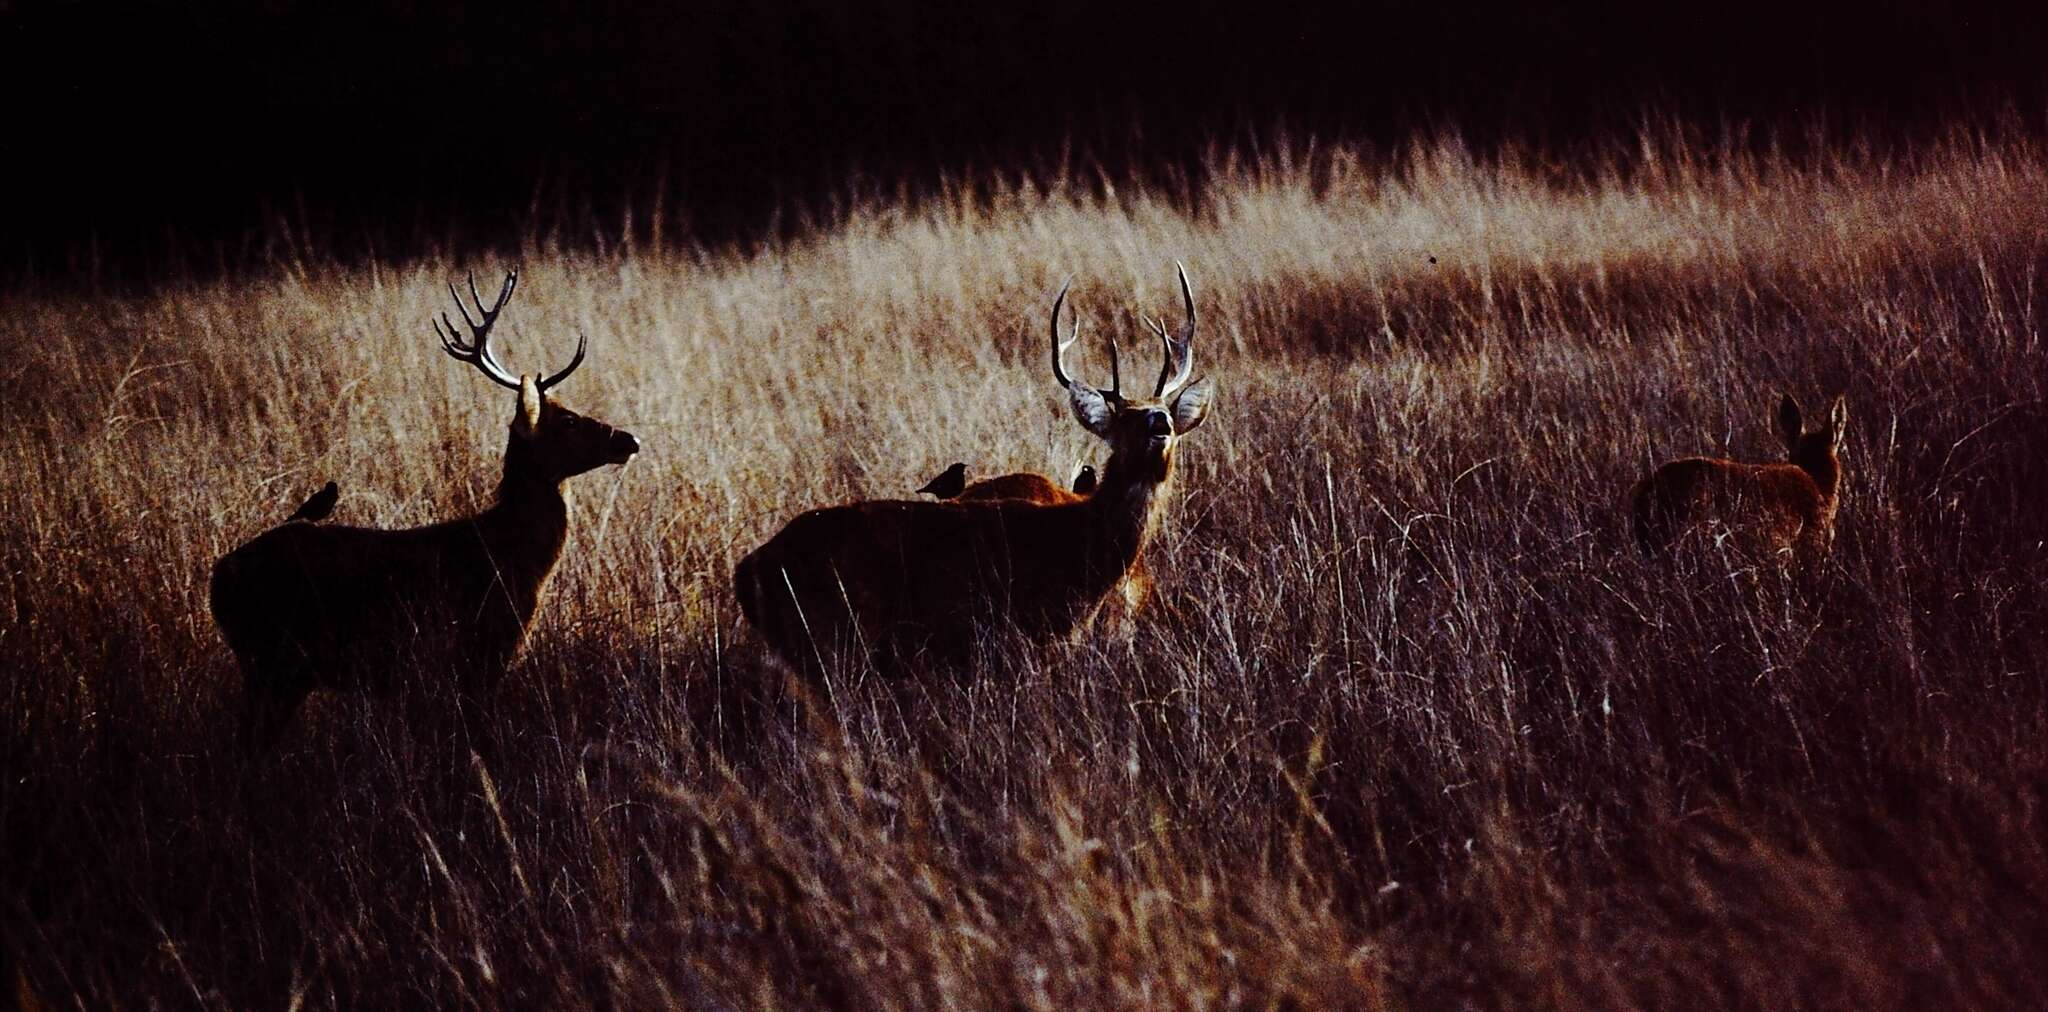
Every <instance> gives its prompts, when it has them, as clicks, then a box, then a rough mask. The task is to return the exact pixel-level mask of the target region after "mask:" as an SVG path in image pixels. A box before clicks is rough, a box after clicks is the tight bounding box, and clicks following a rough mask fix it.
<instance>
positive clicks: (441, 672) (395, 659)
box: [211, 273, 640, 750]
mask: <svg viewBox="0 0 2048 1012" xmlns="http://www.w3.org/2000/svg"><path fill="white" fill-rule="evenodd" d="M518 280H519V278H518V274H517V273H507V274H506V276H505V283H504V287H503V288H502V289H500V291H499V293H498V297H497V299H496V301H495V302H493V304H492V305H491V306H490V307H489V308H486V307H485V306H484V304H483V299H482V298H481V297H480V296H479V295H478V294H477V291H476V280H475V278H474V277H472V278H471V279H470V284H469V288H470V299H471V301H472V302H474V304H475V309H476V312H477V314H478V316H477V318H472V317H471V315H470V307H469V306H468V305H465V304H464V303H463V301H462V297H461V296H460V295H457V294H456V292H455V287H454V286H453V285H450V286H449V294H450V295H451V296H453V297H454V298H455V302H456V308H457V309H458V310H460V311H461V313H462V318H463V322H464V323H465V324H467V326H468V329H469V334H470V337H469V339H468V341H464V340H463V339H462V338H461V337H460V336H459V334H458V332H457V330H456V328H455V324H454V322H453V321H451V320H449V319H448V316H447V314H446V313H443V314H441V319H440V320H439V321H436V322H435V324H434V330H435V333H436V334H437V335H438V336H439V337H440V338H441V344H442V347H443V349H444V350H446V351H447V353H448V354H449V355H450V356H451V357H453V358H455V359H457V360H458V361H461V362H466V363H468V364H469V365H471V366H474V367H475V368H476V369H477V370H478V371H479V372H481V373H483V375H484V376H486V377H487V378H489V379H490V380H491V381H492V382H494V383H496V384H498V385H499V386H502V387H505V388H507V389H510V390H515V391H517V392H518V400H517V402H516V409H515V410H514V412H513V415H512V425H511V434H510V437H509V439H508V440H507V442H506V446H505V464H504V475H503V477H502V478H501V479H500V481H499V483H498V495H497V501H496V502H495V503H494V504H493V505H491V506H490V507H489V508H488V509H485V510H484V511H483V512H481V513H478V514H476V515H474V516H467V517H463V518H461V519H458V520H449V521H446V522H443V523H438V524H434V525H432V526H428V527H416V528H411V529H408V530H375V529H370V528H363V527H345V526H339V525H329V524H323V523H320V522H318V521H319V520H321V519H323V518H324V517H325V515H326V510H327V509H331V508H332V505H333V491H332V490H333V485H332V483H330V484H329V486H328V488H327V489H323V490H322V491H321V493H318V494H316V495H315V496H314V498H313V499H312V500H309V501H308V503H307V505H306V506H304V507H301V509H300V512H299V513H298V514H295V515H294V516H293V517H292V518H291V519H290V520H287V521H286V522H285V523H283V524H281V525H279V526H277V527H273V528H271V529H270V530H268V531H265V532H264V533H262V534H260V535H257V536H256V538H255V539H254V540H251V541H249V542H248V543H246V544H244V545H242V546H241V547H239V548H236V549H235V550H234V551H232V552H229V553H228V554H227V555H226V556H224V557H223V558H222V559H221V560H220V561H219V562H218V563H216V564H215V565H214V568H213V583H212V594H211V597H212V606H213V617H214V621H215V622H216V623H217V624H219V626H220V630H221V635H222V636H223V637H224V638H225V639H226V640H227V642H228V645H229V647H230V648H232V649H233V651H234V653H235V656H236V658H237V660H239V661H240V663H241V667H242V674H243V679H244V689H243V692H244V702H243V707H244V709H243V731H244V736H245V739H246V741H247V742H248V743H249V744H250V746H251V747H253V748H256V749H259V750H260V749H262V748H264V747H267V745H268V744H269V743H270V742H271V741H273V740H274V738H275V736H276V735H277V734H278V732H279V731H281V730H282V729H283V727H284V726H286V725H287V724H288V723H289V722H290V720H291V718H292V716H293V715H294V714H295V713H296V712H297V710H298V708H299V705H300V703H301V702H303V701H304V699H305V697H306V695H307V694H308V693H310V692H311V691H312V690H314V689H316V688H329V689H336V690H342V691H354V692H363V693H366V694H372V695H382V694H388V693H390V692H391V691H392V690H394V689H396V688H397V687H398V686H400V685H403V684H407V683H408V681H409V680H445V682H446V684H444V685H440V686H430V687H436V688H445V689H452V690H453V691H455V692H456V693H457V694H458V695H460V696H475V695H478V694H481V693H485V692H488V690H490V689H491V688H492V687H494V686H495V684H496V683H497V681H498V679H499V678H500V677H501V676H502V675H503V673H504V671H505V669H506V668H507V667H508V666H509V665H510V663H511V661H512V659H513V658H514V657H515V656H516V655H517V653H518V651H519V648H520V646H521V644H522V643H523V642H524V640H525V638H526V634H527V630H528V629H529V628H530V627H531V626H532V624H533V619H534V615H535V613H536V612H537V611H538V610H539V608H540V604H541V600H542V596H543V593H544V591H545V590H546V587H547V582H548V576H549V575H550V574H551V573H553V572H554V569H555V564H556V562H557V561H558V560H559V559H560V557H561V554H562V545H563V542H564V541H565V539H566V538H567V536H568V530H569V512H568V503H567V501H566V500H565V498H564V496H563V485H564V482H566V481H567V480H568V479H569V478H572V477H574V476H576V475H579V474H582V473H584V472H586V471H591V470H594V469H596V468H599V467H602V466H604V465H607V464H623V463H625V462H626V461H627V460H628V459H629V458H631V457H632V456H633V454H634V453H636V452H638V451H639V449H640V443H639V441H638V440H636V439H635V438H634V437H633V435H632V434H631V433H628V432H626V431H624V430H621V429H618V428H614V427H612V426H610V425H607V424H605V423H603V422H600V421H597V420H596V419H592V418H586V417H584V416H582V415H579V414H577V413H576V412H574V411H571V410H569V409H568V408H565V407H562V406H561V405H560V404H557V403H555V401H554V400H553V399H552V398H551V397H549V395H548V392H549V391H550V390H551V389H553V388H554V387H555V386H556V385H557V384H559V383H561V382H562V381H563V380H565V379H567V378H568V377H569V375H570V374H571V373H573V372H575V371H576V368H577V367H578V366H579V365H581V364H582V363H583V354H584V351H585V348H586V344H587V342H586V341H584V340H580V339H579V340H578V341H577V345H576V355H575V357H574V358H572V359H570V361H569V364H568V365H567V366H566V367H564V368H563V369H562V370H561V371H559V372H556V373H554V374H553V375H550V376H546V377H541V378H535V377H533V376H515V375H513V374H512V373H511V372H510V371H508V370H506V369H505V368H504V366H502V365H500V364H499V363H498V360H497V358H496V356H495V355H494V354H493V353H492V351H491V346H490V337H491V328H492V326H493V325H495V324H496V323H497V320H498V314H499V313H501V312H502V311H503V310H504V308H505V304H506V303H507V302H508V301H510V300H511V298H512V292H513V289H514V288H515V287H517V285H518ZM444 324H445V325H446V328H447V329H446V330H445V331H444V330H443V329H442V327H443V325H444Z"/></svg>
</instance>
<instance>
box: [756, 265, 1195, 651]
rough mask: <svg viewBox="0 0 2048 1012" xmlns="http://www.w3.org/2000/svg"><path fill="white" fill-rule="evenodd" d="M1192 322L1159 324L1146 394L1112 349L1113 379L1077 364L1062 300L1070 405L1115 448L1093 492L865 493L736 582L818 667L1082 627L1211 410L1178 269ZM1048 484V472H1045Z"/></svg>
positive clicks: (766, 632)
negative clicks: (1100, 378) (915, 497)
mask: <svg viewBox="0 0 2048 1012" xmlns="http://www.w3.org/2000/svg"><path fill="white" fill-rule="evenodd" d="M1180 282H1181V295H1182V298H1183V300H1184V301H1185V303H1186V308H1187V323H1186V324H1184V325H1183V326H1182V327H1181V329H1180V332H1179V334H1178V336H1177V337H1175V336H1168V335H1167V334H1166V333H1165V331H1164V330H1163V329H1162V330H1161V331H1160V340H1161V344H1162V347H1163V353H1164V357H1165V362H1164V363H1163V364H1162V366H1161V368H1160V371H1159V379H1158V382H1157V383H1155V384H1154V386H1153V390H1152V395H1151V396H1150V397H1139V396H1127V395H1126V394H1125V393H1124V391H1123V389H1122V383H1121V379H1120V377H1119V376H1118V370H1117V368H1116V351H1115V344H1114V343H1112V344H1111V346H1110V348H1111V352H1110V365H1111V373H1110V375H1111V382H1110V386H1109V388H1108V389H1098V388H1096V387H1092V386H1088V385H1086V384H1083V383H1080V382H1077V381H1075V380H1073V379H1072V378H1070V377H1069V376H1068V375H1067V371H1066V362H1065V359H1066V350H1067V348H1068V347H1069V346H1070V345H1072V344H1073V342H1074V341H1075V340H1076V338H1075V337H1066V338H1062V337H1061V335H1060V321H1059V317H1060V310H1061V307H1062V306H1063V305H1064V304H1065V303H1066V296H1067V289H1066V287H1064V286H1063V287H1062V288H1061V289H1060V292H1059V296H1058V297H1057V298H1055V299H1054V300H1053V311H1052V370H1053V378H1054V379H1055V380H1057V381H1058V382H1059V384H1060V386H1061V387H1063V388H1065V391H1066V394H1067V398H1068V403H1069V405H1070V406H1071V407H1072V409H1073V412H1074V417H1075V418H1076V419H1077V420H1078V421H1079V422H1080V423H1081V424H1082V426H1084V427H1085V428H1087V429H1088V431H1090V432H1092V433H1094V434H1095V435H1096V436H1098V437H1100V438H1101V439H1102V440H1103V441H1105V442H1107V443H1108V444H1109V446H1110V455H1109V461H1108V463H1107V464H1105V465H1104V467H1103V470H1102V477H1101V480H1100V483H1099V484H1098V486H1097V488H1096V490H1095V492H1094V494H1093V495H1089V496H1085V497H1083V496H1076V495H1074V494H1072V493H1070V492H1066V491H1064V490H1060V489H1056V488H1055V489H1053V491H1056V492H1058V493H1059V495H1058V497H1057V498H1056V500H1055V501H1039V500H1035V499H1018V498H994V499H969V498H960V499H953V500H948V501H945V502H899V501H872V502H856V503H849V504H847V505H843V506H834V507H830V508H826V509H817V510H812V511H810V512H808V513H804V514H802V515H800V516H798V517H797V518H796V519H794V520H791V521H790V522H789V524H788V525H787V526H785V527H784V528H783V529H782V531H781V533H779V534H777V535H776V536H775V537H774V538H772V539H770V540H769V541H768V542H767V543H766V544H764V545H762V546H761V547H760V548H757V549H755V550H754V551H753V552H752V553H751V554H749V555H748V556H747V557H746V558H744V559H742V560H740V563H739V566H738V567H737V569H736V570H735V572H734V584H735V590H736V592H737V594H738V597H739V601H740V606H741V609H742V611H743V612H744V613H745V614H746V616H747V619H748V621H749V622H750V623H751V624H752V625H753V626H754V628H755V629H757V630H759V631H760V633H761V635H762V637H763V639H764V640H766V642H767V643H768V644H769V646H770V647H771V648H772V649H774V651H775V652H776V653H778V654H779V655H781V657H782V658H783V659H784V660H785V661H787V662H788V663H789V664H791V665H792V666H793V667H796V668H797V669H799V670H800V671H804V672H806V673H807V674H810V675H811V676H812V677H814V678H816V677H821V676H823V675H824V674H827V673H830V672H832V671H834V670H836V669H837V666H838V665H841V664H844V663H845V662H847V661H849V660H851V661H854V662H856V663H858V662H860V661H866V662H868V663H871V664H873V665H875V666H876V667H878V668H880V669H881V670H884V671H892V672H894V671H901V670H903V669H904V668H905V667H912V666H916V665H917V663H918V662H919V661H921V660H923V659H929V660H931V661H936V662H938V663H940V664H947V665H950V664H958V663H959V662H961V661H963V660H965V659H967V658H968V657H969V656H970V655H971V653H972V651H973V648H974V646H975V643H976V641H977V638H978V636H980V635H981V634H982V633H983V632H984V631H986V630H987V629H988V628H990V627H991V626H992V625H996V626H1002V625H1007V626H1010V627H1013V628H1015V629H1017V630H1019V631H1021V632H1022V633H1023V634H1024V635H1025V636H1027V637H1029V638H1032V639H1037V640H1047V639H1054V638H1057V637H1061V636H1065V635H1068V634H1069V633H1071V632H1072V631H1073V630H1075V629H1076V628H1078V627H1080V626H1081V625H1083V624H1084V623H1085V622H1086V621H1087V620H1088V619H1089V618H1090V616H1092V615H1093V614H1094V612H1095V611H1096V610H1097V608H1098V607H1100V605H1101V604H1102V601H1103V599H1104V598H1105V597H1106V596H1108V595H1109V594H1110V593H1111V591H1112V590H1114V589H1115V588H1116V587H1117V586H1118V584H1119V583H1121V582H1122V581H1123V580H1124V578H1125V576H1126V575H1127V574H1128V573H1130V571H1131V569H1132V567H1133V566H1135V565H1137V563H1138V561H1139V560H1140V559H1141V558H1142V557H1143V555H1144V551H1145V546H1146V544H1147V543H1148V542H1149V541H1150V540H1151V538H1152V535H1153V532H1154V530H1155V528H1156V527H1157V526H1158V524H1159V518H1160V514H1161V512H1162V511H1161V505H1162V503H1163V501H1164V492H1165V490H1166V488H1167V487H1168V485H1169V483H1170V481H1171V479H1172V476H1173V461H1174V454H1175V450H1176V448H1177V446H1178V442H1179V439H1180V438H1181V437H1182V436H1185V435H1186V434H1187V433H1188V432H1190V431H1192V430H1193V429H1194V428H1195V427H1196V426H1197V425H1200V424H1201V423H1202V419H1203V417H1204V416H1205V414H1206V413H1207V411H1208V408H1209V403H1210V399H1211V392H1210V391H1211V387H1210V384H1209V383H1208V382H1206V381H1198V382H1194V383H1190V382H1189V381H1188V377H1189V374H1190V373H1191V371H1192V370H1193V367H1194V360H1193V354H1192V348H1191V344H1192V342H1193V339H1194V332H1195V299H1194V292H1193V291H1192V289H1191V288H1190V287H1189V285H1188V281H1187V273H1186V271H1185V270H1183V271H1182V272H1181V274H1180ZM1046 484H1047V485H1050V481H1049V480H1047V482H1046Z"/></svg>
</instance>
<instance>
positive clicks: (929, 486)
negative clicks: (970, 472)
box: [918, 461, 967, 499]
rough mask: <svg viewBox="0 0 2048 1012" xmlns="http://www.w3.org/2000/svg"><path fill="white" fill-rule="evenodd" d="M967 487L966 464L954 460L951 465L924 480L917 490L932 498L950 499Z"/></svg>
mask: <svg viewBox="0 0 2048 1012" xmlns="http://www.w3.org/2000/svg"><path fill="white" fill-rule="evenodd" d="M966 487H967V465H966V464H965V463H963V462H960V461H955V462H954V463H953V466H951V467H948V468H946V469H945V470H943V471H940V472H939V476H938V477H936V478H933V479H932V480H930V481H928V482H925V483H924V487H923V488H920V489H918V492H920V493H922V494H924V495H928V496H931V497H932V498H934V499H952V498H955V497H957V496H959V495H960V493H961V491H963V490H964V489H966Z"/></svg>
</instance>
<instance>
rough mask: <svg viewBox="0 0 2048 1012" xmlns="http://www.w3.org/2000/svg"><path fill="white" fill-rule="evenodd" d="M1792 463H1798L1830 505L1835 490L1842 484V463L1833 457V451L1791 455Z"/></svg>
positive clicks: (1833, 498)
mask: <svg viewBox="0 0 2048 1012" xmlns="http://www.w3.org/2000/svg"><path fill="white" fill-rule="evenodd" d="M1792 463H1794V464H1797V465H1799V469H1800V470H1802V471H1805V472H1806V474H1807V477H1810V478H1812V479H1813V484H1814V486H1815V487H1816V488H1819V489H1820V494H1821V497H1822V498H1824V499H1826V500H1827V501H1828V503H1829V504H1830V506H1832V504H1833V503H1834V501H1835V492H1836V490H1837V489H1839V488H1840V487H1841V484H1842V464H1841V462H1840V461H1839V460H1837V459H1836V458H1835V455H1834V453H1833V452H1832V451H1821V452H1818V453H1802V454H1798V455H1797V456H1795V457H1793V458H1792Z"/></svg>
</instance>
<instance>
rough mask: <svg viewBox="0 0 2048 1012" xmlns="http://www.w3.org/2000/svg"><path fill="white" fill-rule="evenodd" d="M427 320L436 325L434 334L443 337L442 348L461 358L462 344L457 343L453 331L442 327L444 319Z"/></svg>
mask: <svg viewBox="0 0 2048 1012" xmlns="http://www.w3.org/2000/svg"><path fill="white" fill-rule="evenodd" d="M427 322H429V323H432V324H433V325H434V336H435V337H438V338H440V339H441V348H442V350H444V351H446V352H447V353H448V354H450V355H453V356H455V357H456V358H461V357H462V346H461V345H459V344H456V343H455V336H454V334H453V333H451V332H450V331H447V330H442V329H441V322H442V321H441V320H439V319H435V320H429V321H427Z"/></svg>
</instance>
